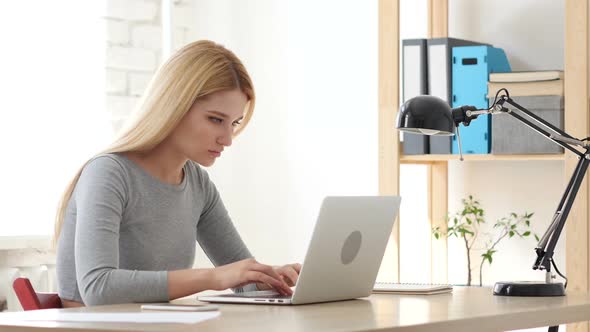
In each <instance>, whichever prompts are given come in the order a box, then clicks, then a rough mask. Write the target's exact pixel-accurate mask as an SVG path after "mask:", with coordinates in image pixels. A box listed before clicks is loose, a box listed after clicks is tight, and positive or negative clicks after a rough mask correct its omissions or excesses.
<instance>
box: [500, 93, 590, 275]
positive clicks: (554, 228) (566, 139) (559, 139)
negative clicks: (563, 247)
mask: <svg viewBox="0 0 590 332" xmlns="http://www.w3.org/2000/svg"><path fill="white" fill-rule="evenodd" d="M504 103H508V104H510V105H512V106H514V107H516V108H517V109H518V110H519V111H521V112H522V113H524V114H525V115H527V116H528V117H530V118H531V119H533V120H534V121H535V122H536V123H533V122H531V121H529V120H527V119H525V118H524V117H523V116H521V115H520V114H517V113H516V112H513V111H511V110H509V109H506V108H505V107H504V106H503V105H504ZM492 109H493V111H491V113H492V114H496V113H498V112H499V111H500V112H506V113H508V114H510V115H512V116H513V117H515V118H516V119H518V120H519V121H521V122H522V123H524V124H525V125H526V126H528V127H529V128H531V129H533V130H534V131H536V132H537V133H539V134H541V135H543V136H545V137H546V138H547V139H549V140H551V141H552V142H554V143H555V144H558V145H560V146H562V147H564V148H566V149H568V150H570V151H571V152H573V153H575V154H576V155H577V156H578V157H579V161H578V164H577V165H576V168H575V169H574V172H573V174H572V177H571V179H570V180H569V182H568V185H567V187H566V189H565V192H564V193H563V195H562V197H561V200H560V202H559V205H558V207H557V209H556V211H555V214H554V215H553V220H552V221H551V224H550V225H549V227H548V228H547V230H546V231H545V234H543V236H542V237H541V239H540V241H539V243H538V244H537V246H536V247H535V252H536V253H537V258H536V260H535V263H534V264H533V270H538V269H540V270H545V271H547V276H548V279H547V282H550V279H549V278H550V272H551V263H552V261H553V253H554V250H555V246H556V245H557V241H558V240H559V236H560V235H561V232H562V230H563V227H564V226H565V223H566V221H567V217H568V215H569V212H570V210H571V208H572V206H573V204H574V201H575V199H576V195H577V193H578V190H579V189H580V185H581V184H582V181H583V180H584V176H585V175H586V171H587V170H588V166H589V164H590V147H589V146H588V144H586V143H584V142H583V141H581V140H578V139H576V138H574V137H572V136H570V135H568V134H567V133H565V132H564V131H562V130H561V129H559V128H557V127H555V126H553V125H552V124H550V123H549V122H547V121H545V120H543V119H542V118H540V117H538V116H536V115H535V114H533V113H532V112H530V111H529V110H527V109H526V108H524V107H522V106H520V105H519V104H517V103H516V102H515V101H514V100H512V99H511V98H510V97H508V96H502V97H500V99H499V100H498V102H496V103H495V104H494V105H492V107H491V108H490V110H492ZM538 124H539V125H538ZM541 126H542V127H541ZM546 129H548V130H549V131H551V132H553V133H551V132H549V131H548V130H546ZM576 146H578V147H583V148H585V151H584V152H581V151H580V150H578V149H577V148H575V147H576Z"/></svg>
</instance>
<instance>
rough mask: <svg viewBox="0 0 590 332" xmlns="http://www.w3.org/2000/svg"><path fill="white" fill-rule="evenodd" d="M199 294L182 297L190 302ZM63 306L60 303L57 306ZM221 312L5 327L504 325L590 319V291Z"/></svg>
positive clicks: (386, 298) (473, 292) (121, 308)
mask: <svg viewBox="0 0 590 332" xmlns="http://www.w3.org/2000/svg"><path fill="white" fill-rule="evenodd" d="M191 301H194V300H191V299H183V300H181V301H174V302H179V303H190V302H191ZM52 310H55V309H52ZM59 310H67V311H70V312H76V311H84V312H133V311H139V310H140V309H139V305H138V304H124V305H109V306H97V307H89V308H76V309H59ZM220 310H221V316H220V317H219V318H216V319H213V320H209V321H205V322H202V323H198V324H194V325H185V324H120V323H110V324H100V323H67V322H24V321H23V322H17V323H11V326H6V325H4V324H6V323H2V322H0V331H25V330H26V331H51V330H58V329H60V328H64V329H66V328H67V330H68V331H100V330H104V329H116V330H127V331H199V332H208V331H266V330H276V329H277V328H278V327H280V329H281V331H283V332H290V331H316V330H322V331H373V330H381V331H384V330H387V331H469V332H472V331H478V332H483V331H501V330H514V329H523V328H531V327H539V326H549V325H558V324H564V323H571V322H577V321H586V320H590V295H589V294H579V293H574V292H570V293H568V295H567V296H565V297H553V298H550V297H546V298H531V297H529V298H525V297H499V296H493V295H492V291H491V289H490V288H467V287H455V289H454V290H453V293H449V294H439V295H420V296H419V295H412V296H410V295H403V296H402V295H389V294H374V295H372V296H370V297H368V298H364V299H359V300H352V301H342V302H331V303H323V304H308V305H300V306H272V305H245V304H223V305H221V309H220Z"/></svg>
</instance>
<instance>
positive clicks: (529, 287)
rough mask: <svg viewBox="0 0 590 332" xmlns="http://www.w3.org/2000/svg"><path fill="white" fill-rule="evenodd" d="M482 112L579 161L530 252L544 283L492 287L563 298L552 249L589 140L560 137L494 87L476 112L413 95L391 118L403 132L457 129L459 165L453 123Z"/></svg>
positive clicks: (498, 291)
mask: <svg viewBox="0 0 590 332" xmlns="http://www.w3.org/2000/svg"><path fill="white" fill-rule="evenodd" d="M506 104H508V105H510V106H511V108H507V107H506V106H505V105H506ZM482 114H491V115H497V114H509V115H511V116H513V117H514V118H516V119H517V120H519V121H521V122H522V123H524V124H525V125H527V126H528V127H529V128H531V129H533V130H534V131H536V132H537V133H539V134H541V135H543V136H545V138H547V139H549V140H551V141H552V142H554V143H555V144H558V145H560V146H562V147H564V148H565V149H568V150H570V151H571V152H573V153H575V154H576V155H577V156H578V158H579V162H578V164H577V166H576V168H575V170H574V173H573V175H572V177H571V179H570V181H569V183H568V184H567V187H566V189H565V192H564V193H563V196H562V197H561V200H560V202H559V205H558V207H557V210H556V212H555V215H554V216H553V220H552V222H551V225H550V226H549V228H548V229H547V231H546V232H545V234H544V235H543V237H542V238H541V239H540V241H539V243H538V244H537V247H536V248H535V252H536V254H537V258H536V259H535V263H534V264H533V270H544V271H545V282H544V283H543V282H530V281H518V282H512V281H511V282H498V283H496V284H495V285H494V295H503V296H563V295H565V288H566V287H567V278H566V277H565V276H564V275H562V274H561V273H560V272H559V269H558V268H557V266H556V265H555V262H554V260H553V251H554V249H555V245H556V244H557V240H558V239H559V235H560V234H561V231H562V229H563V226H564V225H565V222H566V220H567V217H568V214H569V212H570V210H571V207H572V205H573V203H574V200H575V198H576V194H577V193H578V189H579V188H580V184H581V183H582V180H583V179H584V175H586V170H587V169H588V164H589V163H590V144H588V143H586V142H584V141H588V140H590V137H588V138H585V139H582V140H580V139H577V138H574V137H572V136H570V135H568V134H566V133H565V132H563V131H562V130H560V129H559V128H557V127H555V126H553V125H551V124H550V123H548V122H547V121H545V120H543V119H542V118H540V117H538V116H536V115H535V114H533V113H532V112H530V111H529V110H527V109H526V108H524V107H522V106H520V105H519V104H517V103H516V102H515V101H514V100H512V99H511V98H510V96H509V93H508V90H506V89H500V90H499V91H498V92H497V93H496V96H495V98H494V102H493V103H492V106H491V107H490V108H488V109H477V108H475V107H474V106H461V107H457V108H453V109H451V108H450V107H449V105H448V103H447V102H445V101H443V100H442V99H440V98H437V97H434V96H417V97H414V98H412V99H410V100H408V101H406V102H405V103H404V104H403V105H402V106H401V108H400V112H399V114H398V118H397V128H398V129H399V130H400V131H403V132H407V133H414V134H422V135H438V136H452V135H454V131H455V128H457V139H458V143H459V152H460V154H461V157H460V160H461V161H462V160H463V154H462V152H461V135H460V133H459V124H463V125H464V126H469V124H470V122H471V121H472V120H475V119H476V118H477V117H478V116H479V115H482ZM529 119H530V120H529ZM552 265H553V268H555V271H556V272H557V273H558V274H559V275H560V276H561V277H563V278H564V279H565V285H564V284H563V283H556V282H553V278H554V276H553V275H552V274H551V266H552Z"/></svg>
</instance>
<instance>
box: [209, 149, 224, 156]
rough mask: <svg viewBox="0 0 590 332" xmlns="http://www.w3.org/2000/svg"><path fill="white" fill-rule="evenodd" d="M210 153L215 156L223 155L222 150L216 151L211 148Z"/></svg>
mask: <svg viewBox="0 0 590 332" xmlns="http://www.w3.org/2000/svg"><path fill="white" fill-rule="evenodd" d="M209 153H210V154H211V155H212V156H213V157H216V158H217V157H219V156H221V152H219V151H214V150H209Z"/></svg>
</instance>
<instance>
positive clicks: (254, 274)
mask: <svg viewBox="0 0 590 332" xmlns="http://www.w3.org/2000/svg"><path fill="white" fill-rule="evenodd" d="M246 277H247V278H248V279H249V280H251V281H256V282H263V283H265V284H267V285H270V286H271V287H273V288H275V289H276V290H277V291H278V292H279V293H281V294H283V295H291V289H290V288H288V287H287V289H288V290H289V291H287V290H286V289H285V287H284V286H283V284H284V282H283V281H281V280H278V279H275V278H273V277H271V276H269V275H268V274H265V273H263V272H259V271H253V270H251V271H248V272H247V273H246Z"/></svg>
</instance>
